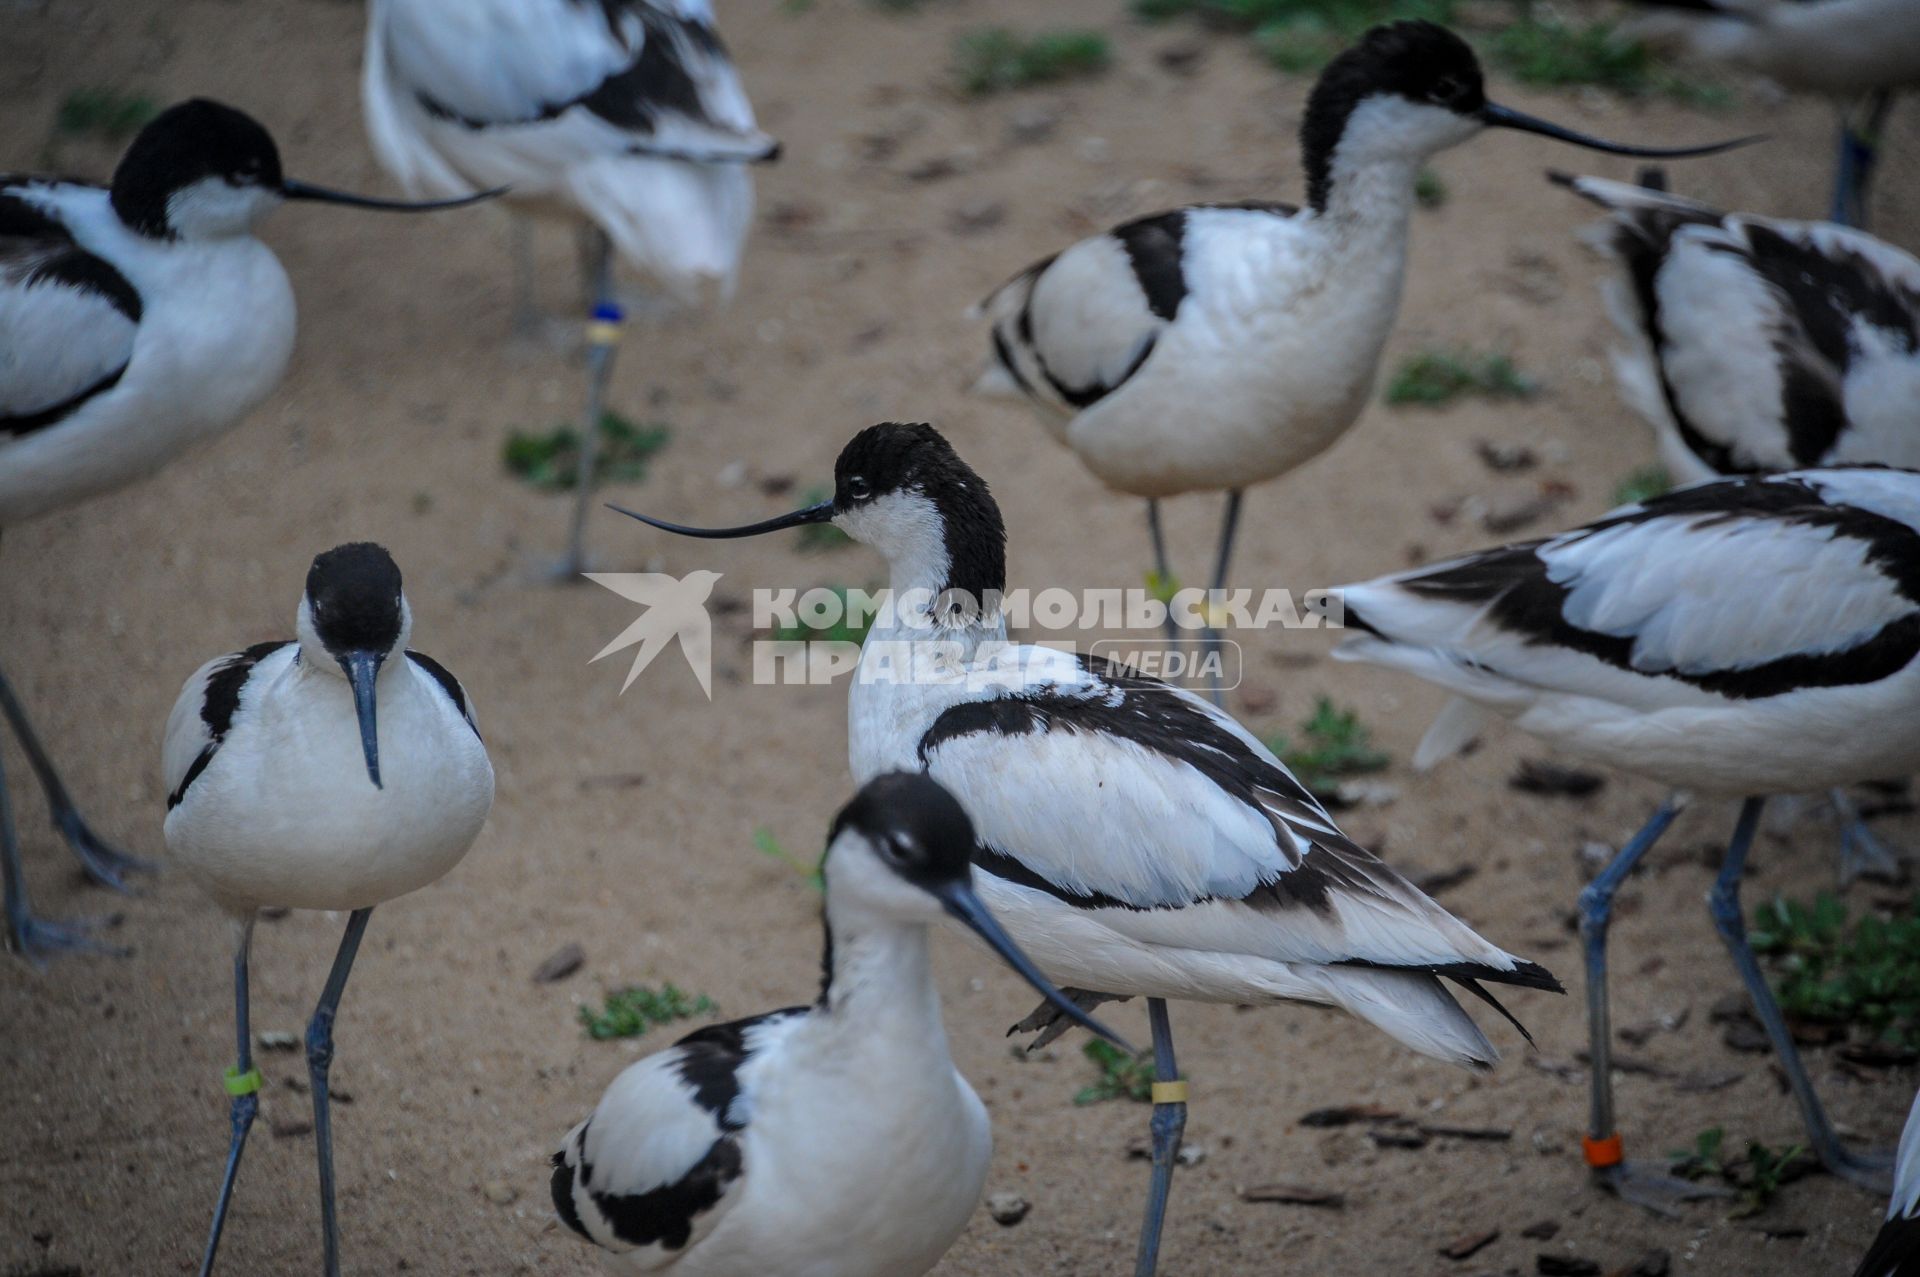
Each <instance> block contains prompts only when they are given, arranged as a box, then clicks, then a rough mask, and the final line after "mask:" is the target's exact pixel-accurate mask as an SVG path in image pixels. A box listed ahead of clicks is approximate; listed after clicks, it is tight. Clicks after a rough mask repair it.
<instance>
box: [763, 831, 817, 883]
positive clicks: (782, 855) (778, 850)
mask: <svg viewBox="0 0 1920 1277" xmlns="http://www.w3.org/2000/svg"><path fill="white" fill-rule="evenodd" d="M753 849H754V850H755V851H757V852H759V853H760V854H761V855H763V856H765V857H767V858H768V859H769V860H777V861H779V862H780V863H781V864H783V865H785V866H786V867H787V868H789V869H791V870H793V871H794V872H795V873H797V874H799V875H800V876H801V877H802V878H804V879H806V882H807V885H808V886H810V887H812V888H813V889H814V890H815V891H825V890H826V889H827V877H826V875H825V874H824V873H822V872H821V871H820V865H821V861H820V860H815V861H813V862H812V863H811V864H809V863H808V862H806V861H805V860H802V859H801V858H800V857H798V856H796V855H794V854H793V853H792V852H790V851H788V850H787V848H786V846H785V844H783V843H782V842H781V841H780V840H779V839H778V838H776V837H775V836H774V833H773V830H771V829H769V828H767V827H766V826H765V825H762V826H760V828H758V829H756V830H754V831H753Z"/></svg>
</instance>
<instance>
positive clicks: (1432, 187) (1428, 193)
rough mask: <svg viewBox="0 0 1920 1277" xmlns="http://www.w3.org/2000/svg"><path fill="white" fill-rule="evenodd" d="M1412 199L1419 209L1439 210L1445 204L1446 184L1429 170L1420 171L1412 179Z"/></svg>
mask: <svg viewBox="0 0 1920 1277" xmlns="http://www.w3.org/2000/svg"><path fill="white" fill-rule="evenodd" d="M1413 198H1414V199H1415V200H1416V201H1418V203H1419V205H1420V207H1421V208H1439V207H1440V206H1441V205H1442V204H1445V203H1446V202H1447V184H1446V183H1445V182H1443V181H1441V180H1440V175H1439V174H1438V173H1436V172H1434V171H1433V170H1432V169H1430V168H1423V169H1421V170H1420V176H1418V177H1416V178H1414V179H1413Z"/></svg>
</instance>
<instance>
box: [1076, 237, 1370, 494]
mask: <svg viewBox="0 0 1920 1277" xmlns="http://www.w3.org/2000/svg"><path fill="white" fill-rule="evenodd" d="M1352 274H1354V273H1348V274H1346V275H1342V276H1341V277H1339V279H1338V282H1337V285H1335V284H1330V285H1328V286H1327V287H1325V288H1322V289H1321V290H1319V291H1318V292H1316V293H1311V294H1305V295H1302V294H1298V293H1295V294H1292V295H1290V296H1287V297H1285V298H1283V299H1281V300H1282V301H1283V302H1284V304H1282V305H1276V304H1275V299H1274V298H1271V297H1266V296H1262V295H1260V294H1259V293H1257V292H1254V291H1251V290H1240V289H1227V288H1224V287H1220V288H1216V289H1214V290H1212V291H1209V292H1206V293H1200V292H1196V293H1195V295H1193V296H1191V297H1189V298H1188V299H1187V301H1186V302H1185V303H1184V304H1183V306H1182V309H1181V313H1180V317H1179V321H1178V322H1177V323H1175V324H1173V325H1172V326H1170V327H1169V328H1168V329H1167V330H1166V331H1165V332H1164V333H1163V334H1162V336H1161V338H1160V342H1159V344H1158V345H1157V346H1156V347H1155V349H1154V352H1153V354H1152V355H1151V356H1150V357H1149V358H1148V360H1147V362H1146V363H1145V364H1144V365H1143V366H1142V367H1141V369H1140V371H1139V372H1138V373H1137V374H1135V376H1134V377H1133V378H1132V379H1130V380H1129V381H1128V382H1127V383H1126V384H1125V385H1123V386H1121V387H1120V389H1118V390H1116V391H1115V392H1114V393H1113V394H1111V395H1108V396H1107V397H1106V398H1104V399H1102V400H1100V401H1099V402H1098V403H1095V404H1093V405H1092V406H1091V407H1089V408H1087V409H1086V410H1085V411H1084V412H1082V413H1080V415H1079V416H1077V417H1075V418H1074V419H1073V421H1072V423H1071V424H1070V425H1069V426H1068V427H1067V441H1068V444H1069V446H1071V447H1072V448H1073V450H1074V451H1075V452H1076V453H1078V454H1079V455H1080V457H1081V458H1082V459H1083V460H1084V461H1085V462H1086V464H1087V466H1088V468H1089V469H1091V470H1092V471H1093V472H1094V473H1095V474H1096V475H1098V476H1099V477H1100V479H1101V480H1102V481H1103V482H1105V483H1106V484H1107V485H1108V486H1109V487H1113V488H1117V489H1119V490H1120V491H1122V492H1128V493H1132V494H1134V495H1136V496H1145V497H1159V496H1173V495H1176V494H1178V493H1181V492H1191V491H1199V490H1217V489H1223V488H1241V487H1246V486H1248V485H1250V484H1255V483H1261V482H1264V481H1266V480H1268V479H1273V478H1277V477H1279V476H1280V475H1283V474H1285V473H1287V472H1288V471H1290V470H1293V469H1295V468H1297V467H1298V466H1301V465H1303V464H1305V463H1306V462H1307V461H1310V460H1312V459H1313V458H1314V457H1316V456H1318V455H1319V454H1320V453H1322V452H1324V451H1325V450H1326V449H1328V448H1329V447H1331V446H1332V445H1333V444H1334V443H1335V442H1336V441H1337V440H1338V439H1339V438H1340V436H1341V435H1343V434H1345V433H1346V432H1347V430H1348V428H1349V427H1351V426H1352V425H1353V423H1354V421H1355V420H1357V419H1358V418H1359V416H1360V412H1361V410H1362V409H1363V408H1365V407H1366V403H1367V397H1368V395H1369V393H1370V392H1371V391H1372V388H1373V380H1374V374H1375V371H1376V370H1377V368H1378V366H1379V362H1380V352H1381V349H1382V347H1383V346H1384V345H1385V344H1386V339H1387V334H1388V332H1389V331H1391V329H1392V327H1393V318H1394V314H1395V312H1396V310H1397V309H1398V306H1399V296H1400V279H1401V272H1400V271H1399V270H1398V269H1397V268H1394V267H1393V266H1392V265H1391V264H1388V265H1386V266H1384V267H1381V266H1376V268H1375V270H1374V271H1372V272H1370V274H1369V277H1367V278H1365V279H1352V278H1351V276H1352ZM1189 311H1191V313H1189Z"/></svg>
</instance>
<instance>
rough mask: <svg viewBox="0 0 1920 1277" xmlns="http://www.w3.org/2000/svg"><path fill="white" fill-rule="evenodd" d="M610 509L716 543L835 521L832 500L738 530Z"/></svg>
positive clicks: (611, 507)
mask: <svg viewBox="0 0 1920 1277" xmlns="http://www.w3.org/2000/svg"><path fill="white" fill-rule="evenodd" d="M607 509H609V510H612V511H614V512H616V513H618V514H624V515H626V516H627V517H628V518H629V519H638V520H640V522H642V523H644V524H646V525H647V526H649V527H654V528H659V529H660V530H661V531H662V532H677V533H679V534H680V535H681V536H683V537H706V538H708V539H709V540H716V541H722V540H729V539H731V538H733V537H757V536H759V535H760V534H761V533H762V532H778V531H780V530H781V529H782V528H798V527H802V526H804V525H806V524H809V523H831V522H833V502H831V501H822V502H821V503H820V504H819V505H810V506H808V507H807V508H806V509H804V510H795V511H794V512H793V513H792V514H782V515H778V516H776V517H774V518H771V519H762V520H761V521H760V522H758V523H749V524H745V525H743V526H741V527H738V528H689V527H687V526H686V525H684V524H680V523H668V522H667V521H666V520H665V519H656V518H654V517H653V516H652V515H648V514H641V513H640V512H639V511H637V510H629V509H627V508H626V507H625V506H617V505H614V504H613V503H612V502H611V501H609V502H608V503H607Z"/></svg>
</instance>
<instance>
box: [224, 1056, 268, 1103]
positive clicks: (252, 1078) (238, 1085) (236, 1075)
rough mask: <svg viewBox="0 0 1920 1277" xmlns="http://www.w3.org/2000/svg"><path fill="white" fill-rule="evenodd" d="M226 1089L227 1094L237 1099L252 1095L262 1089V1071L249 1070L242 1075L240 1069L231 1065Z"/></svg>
mask: <svg viewBox="0 0 1920 1277" xmlns="http://www.w3.org/2000/svg"><path fill="white" fill-rule="evenodd" d="M226 1088H227V1094H228V1095H231V1096H234V1097H235V1098H236V1099H237V1098H238V1097H240V1096H242V1095H252V1094H253V1093H254V1092H255V1091H257V1090H259V1089H260V1070H259V1069H257V1068H256V1069H248V1070H247V1071H246V1072H245V1073H242V1072H241V1071H240V1070H239V1069H236V1068H234V1067H233V1066H232V1065H231V1064H229V1065H228V1066H227V1074H226Z"/></svg>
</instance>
